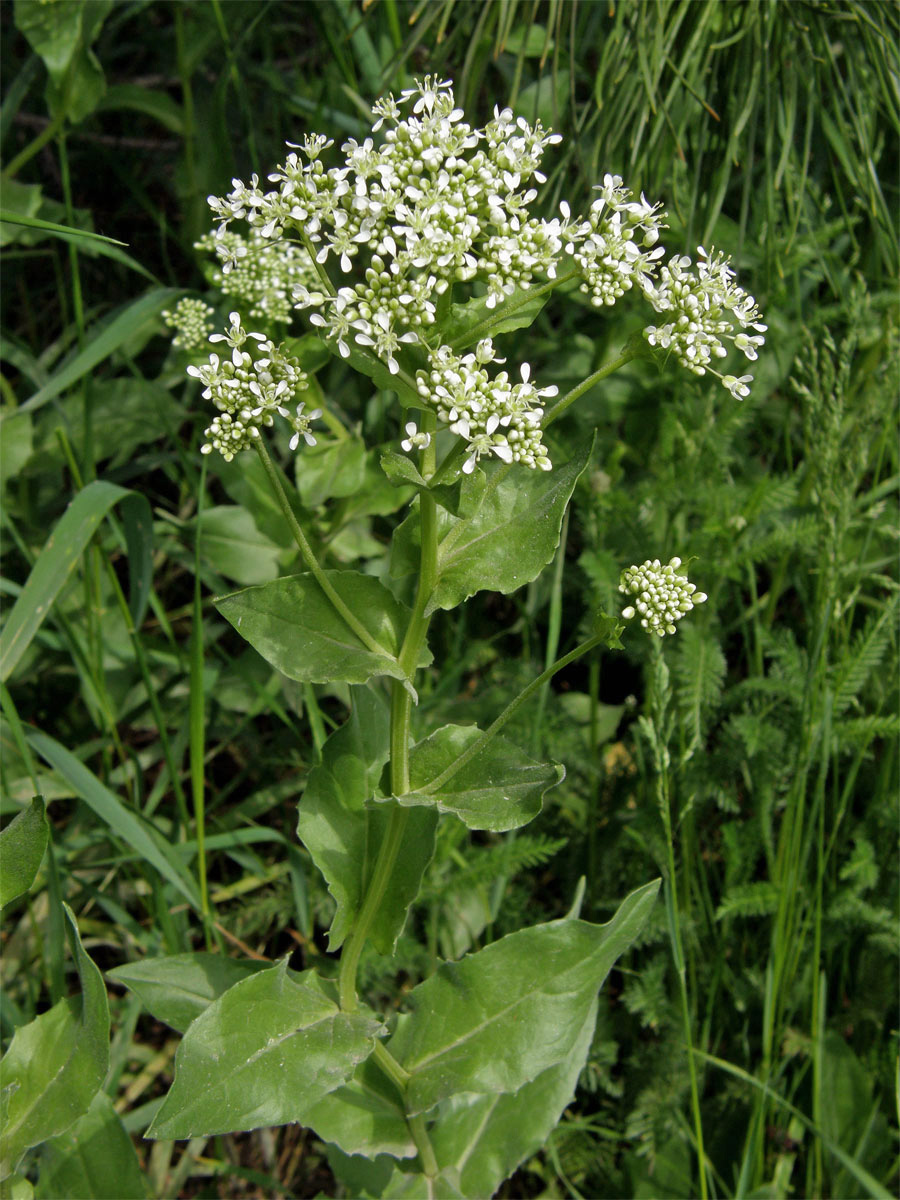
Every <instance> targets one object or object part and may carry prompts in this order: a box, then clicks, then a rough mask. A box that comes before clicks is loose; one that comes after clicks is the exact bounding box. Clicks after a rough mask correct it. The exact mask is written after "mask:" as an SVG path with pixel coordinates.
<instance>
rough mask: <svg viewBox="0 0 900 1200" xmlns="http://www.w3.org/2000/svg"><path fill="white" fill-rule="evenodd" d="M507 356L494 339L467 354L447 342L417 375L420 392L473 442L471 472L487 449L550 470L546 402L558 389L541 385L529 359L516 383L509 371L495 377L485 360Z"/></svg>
mask: <svg viewBox="0 0 900 1200" xmlns="http://www.w3.org/2000/svg"><path fill="white" fill-rule="evenodd" d="M505 361H506V360H505V359H498V358H497V357H496V356H495V354H494V347H493V344H492V343H491V340H490V338H485V339H484V340H483V341H481V342H479V343H478V345H477V346H476V348H475V350H474V352H473V353H470V354H466V355H463V357H462V358H460V357H458V356H457V355H455V354H454V353H453V351H452V350H451V349H450V347H449V346H441V347H440V348H439V349H438V350H435V351H433V352H432V353H431V354H429V369H428V370H427V371H419V372H418V374H417V376H416V385H417V388H418V391H419V395H420V396H422V398H423V399H424V400H426V401H428V402H429V403H430V404H433V405H434V406H435V408H436V409H437V414H438V417H439V418H440V419H441V420H442V421H445V422H446V423H447V424H448V425H449V426H450V428H451V430H452V431H453V432H454V433H456V434H459V436H460V437H462V438H464V439H465V440H466V441H467V442H468V443H469V453H468V456H467V458H466V460H465V462H464V464H463V471H464V472H465V473H466V474H467V475H468V474H471V473H472V471H474V470H475V464H476V463H477V462H478V460H479V459H480V458H481V456H482V455H483V454H487V453H491V454H495V455H496V456H497V457H498V458H500V459H502V460H503V462H507V463H513V462H515V463H524V464H525V465H526V466H528V467H540V468H542V469H543V470H545V471H549V470H550V466H551V464H550V459H549V458H548V457H547V452H546V450H545V448H544V445H543V443H542V441H541V417H542V416H543V415H544V410H543V408H542V407H541V405H540V401H541V400H542V399H543V398H544V397H545V396H555V395H556V392H557V389H556V387H546V388H537V387H535V386H534V384H533V383H532V382H531V379H530V377H531V368H530V366H529V365H528V363H523V364H522V366H521V368H520V374H521V376H522V381H521V383H510V379H509V375H508V374H507V372H506V371H501V372H500V373H499V374H498V375H495V376H494V378H493V379H491V378H490V377H489V375H488V373H487V371H486V370H485V364H486V363H490V362H505Z"/></svg>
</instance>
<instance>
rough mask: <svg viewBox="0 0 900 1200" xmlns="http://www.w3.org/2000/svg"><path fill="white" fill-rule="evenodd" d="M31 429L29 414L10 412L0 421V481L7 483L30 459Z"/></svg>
mask: <svg viewBox="0 0 900 1200" xmlns="http://www.w3.org/2000/svg"><path fill="white" fill-rule="evenodd" d="M32 445H33V428H32V421H31V414H30V413H20V412H10V413H7V414H6V415H5V416H4V417H3V418H2V419H0V480H2V481H3V483H4V484H7V483H9V482H10V481H11V480H12V479H14V478H15V477H16V475H18V473H19V472H20V471H21V470H22V468H23V467H24V466H25V464H26V463H27V462H28V460H29V458H31V451H32Z"/></svg>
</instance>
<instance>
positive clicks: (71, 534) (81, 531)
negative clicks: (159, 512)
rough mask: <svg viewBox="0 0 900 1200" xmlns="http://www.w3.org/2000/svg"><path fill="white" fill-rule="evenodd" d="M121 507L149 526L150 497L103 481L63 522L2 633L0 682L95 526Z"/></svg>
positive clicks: (89, 489)
mask: <svg viewBox="0 0 900 1200" xmlns="http://www.w3.org/2000/svg"><path fill="white" fill-rule="evenodd" d="M119 501H121V502H122V504H123V505H126V504H129V505H132V506H133V507H135V508H137V509H139V510H140V511H141V515H142V516H143V517H144V518H145V521H147V522H149V516H148V515H147V511H148V507H149V506H148V504H147V498H146V496H141V495H139V494H138V493H137V492H129V491H127V490H126V489H125V488H121V487H118V486H117V485H116V484H114V483H107V482H106V481H105V480H102V479H95V480H94V481H93V483H89V484H88V485H87V487H85V488H82V489H81V491H80V492H79V493H78V495H77V496H76V497H75V499H74V500H72V501H71V503H70V504H69V507H68V508H67V509H66V511H65V512H64V513H63V515H62V516H61V517H60V519H59V521H58V522H57V524H56V527H55V529H54V530H53V532H52V533H51V534H50V537H49V538H48V539H47V543H46V545H45V546H44V548H43V550H41V553H40V554H39V556H38V559H37V561H36V562H35V564H34V566H33V567H32V568H31V573H30V575H29V576H28V579H27V580H26V581H25V586H24V587H23V588H22V591H21V592H20V593H19V596H18V598H17V599H16V602H15V604H14V605H13V609H12V612H11V613H9V614H8V616H7V618H6V624H5V625H4V627H3V631H2V633H0V681H4V680H6V679H8V678H9V676H10V674H11V673H12V671H13V670H14V669H15V667H16V664H17V663H18V662H19V660H20V659H21V657H22V655H23V654H24V653H25V651H26V650H27V649H28V647H29V645H30V644H31V640H32V638H33V637H34V635H35V634H36V633H37V631H38V629H39V628H40V626H41V623H42V622H43V620H44V618H45V617H46V616H47V614H48V612H49V611H50V609H51V608H52V606H53V602H54V601H55V600H56V597H57V596H58V595H59V593H60V591H61V590H62V587H63V585H64V584H65V582H66V580H67V579H68V578H69V575H70V574H71V573H72V570H73V569H74V567H75V564H76V563H77V562H78V559H79V558H80V557H81V554H82V552H83V551H84V548H85V546H87V544H88V542H89V541H90V540H91V538H92V537H93V536H94V533H95V532H96V530H97V526H98V525H99V524H100V522H101V521H102V520H103V518H104V517H105V516H106V514H107V513H108V512H109V510H110V509H111V508H112V506H113V505H114V504H117V503H119Z"/></svg>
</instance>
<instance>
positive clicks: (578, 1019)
mask: <svg viewBox="0 0 900 1200" xmlns="http://www.w3.org/2000/svg"><path fill="white" fill-rule="evenodd" d="M658 889H659V883H658V881H657V882H655V883H651V884H648V885H647V886H646V887H643V888H641V889H640V890H639V891H636V892H633V893H632V894H631V895H630V896H628V897H627V899H626V900H624V901H623V903H622V904H621V906H620V907H619V910H618V912H617V913H616V915H615V916H614V917H613V919H612V920H611V921H610V922H609V923H608V924H606V925H592V924H589V923H588V922H586V921H577V920H570V919H564V920H561V921H552V922H550V923H549V924H546V925H536V926H534V927H532V928H531V929H523V930H520V931H519V932H518V933H512V934H509V936H508V937H505V938H502V939H501V940H500V941H499V942H494V943H493V945H490V946H487V947H486V948H485V949H484V950H480V951H479V952H478V953H477V954H473V955H470V956H468V957H466V958H464V959H462V961H461V962H458V963H444V964H443V965H442V966H441V967H440V968H439V969H438V971H437V972H436V973H435V974H434V975H432V976H431V978H430V979H426V980H425V982H424V983H421V984H419V986H418V987H416V988H414V989H413V991H412V992H411V993H410V995H409V1004H410V1007H411V1009H412V1011H411V1013H409V1014H408V1015H406V1016H402V1017H401V1018H400V1020H399V1022H398V1025H397V1032H396V1033H395V1034H394V1036H393V1038H392V1039H391V1042H390V1045H389V1049H390V1051H391V1053H392V1054H393V1055H394V1057H395V1058H396V1059H397V1060H398V1061H399V1062H400V1063H401V1065H402V1066H403V1067H404V1068H405V1069H406V1070H407V1071H409V1073H410V1074H411V1076H412V1078H411V1079H410V1081H409V1083H408V1085H407V1109H408V1111H409V1112H410V1113H411V1114H413V1115H414V1114H416V1113H420V1112H425V1111H427V1110H428V1109H430V1108H433V1107H434V1105H436V1104H438V1103H439V1102H440V1101H441V1100H445V1099H447V1097H449V1096H453V1095H456V1094H458V1093H462V1092H475V1093H493V1092H516V1091H518V1090H519V1088H521V1087H523V1086H524V1085H525V1084H527V1083H530V1082H531V1080H533V1079H536V1078H537V1076H538V1075H540V1074H541V1073H542V1072H543V1071H547V1070H549V1069H550V1068H552V1067H555V1066H557V1065H558V1064H559V1063H561V1062H563V1061H564V1060H565V1059H566V1057H567V1056H568V1055H569V1053H570V1052H571V1050H572V1047H573V1045H574V1044H575V1042H576V1041H577V1039H578V1037H579V1036H580V1034H581V1031H582V1029H583V1027H584V1023H585V1021H586V1019H587V1016H588V1013H589V1011H590V1007H591V1004H592V1003H593V1001H594V997H595V995H596V993H597V989H598V988H599V986H600V984H601V983H602V982H603V980H604V978H605V977H606V975H607V972H608V971H609V969H610V968H611V967H612V965H613V963H614V962H615V960H616V959H617V958H618V957H619V955H620V954H622V953H623V952H624V951H625V950H626V949H627V948H628V947H629V946H630V945H631V943H632V942H633V941H634V939H635V938H636V937H637V935H638V934H639V933H640V930H641V928H642V926H643V924H644V922H645V920H646V919H647V916H648V914H649V911H650V908H651V906H652V905H653V903H654V901H655V899H656V893H657V891H658Z"/></svg>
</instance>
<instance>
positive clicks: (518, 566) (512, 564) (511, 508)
mask: <svg viewBox="0 0 900 1200" xmlns="http://www.w3.org/2000/svg"><path fill="white" fill-rule="evenodd" d="M590 455H591V443H590V442H585V444H584V445H583V446H582V448H581V450H580V451H579V452H578V453H577V454H576V455H575V457H574V458H572V459H571V460H570V461H569V462H567V463H566V464H565V465H564V466H562V467H556V468H554V470H552V471H546V472H545V471H530V470H528V469H527V468H525V467H507V466H504V465H503V464H500V463H496V464H492V465H491V466H489V467H488V468H487V472H486V473H487V485H486V486H485V488H484V491H483V492H482V494H481V497H480V499H479V502H478V504H477V507H476V509H475V511H474V512H473V513H472V514H471V515H470V516H467V517H466V518H465V519H462V518H459V517H454V516H452V515H451V514H450V513H449V512H447V511H446V510H445V509H443V508H441V509H439V510H438V538H439V545H438V580H437V584H436V586H435V589H434V592H433V593H432V597H431V600H430V601H429V604H428V608H427V610H426V611H427V612H434V610H435V609H437V608H456V606H457V605H458V604H461V603H462V602H463V600H466V599H467V598H468V597H469V596H472V595H474V594H475V592H480V591H483V590H490V591H493V592H514V591H515V590H516V588H519V587H521V586H522V585H523V584H525V583H530V582H531V581H532V580H533V579H536V578H537V577H538V575H539V574H540V573H541V571H542V570H543V569H544V567H545V566H546V565H547V563H549V562H550V560H551V559H552V558H553V555H554V554H555V552H556V547H557V546H558V544H559V535H560V528H561V526H562V519H563V514H564V513H565V510H566V505H567V504H568V502H569V497H570V496H571V495H572V492H573V490H574V488H575V483H576V481H577V479H578V476H579V475H580V474H581V472H582V471H583V470H584V469H585V467H586V466H587V464H588V460H589V459H590ZM419 538H420V532H419V514H418V512H417V511H416V512H412V513H410V515H409V517H407V519H406V520H405V521H404V522H403V524H402V525H401V526H400V528H399V529H398V531H397V533H396V534H395V537H394V547H393V555H392V561H391V570H392V571H393V572H394V573H395V574H397V575H403V574H406V573H408V572H409V571H410V570H413V569H414V568H415V565H416V564H417V563H418V545H419Z"/></svg>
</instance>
